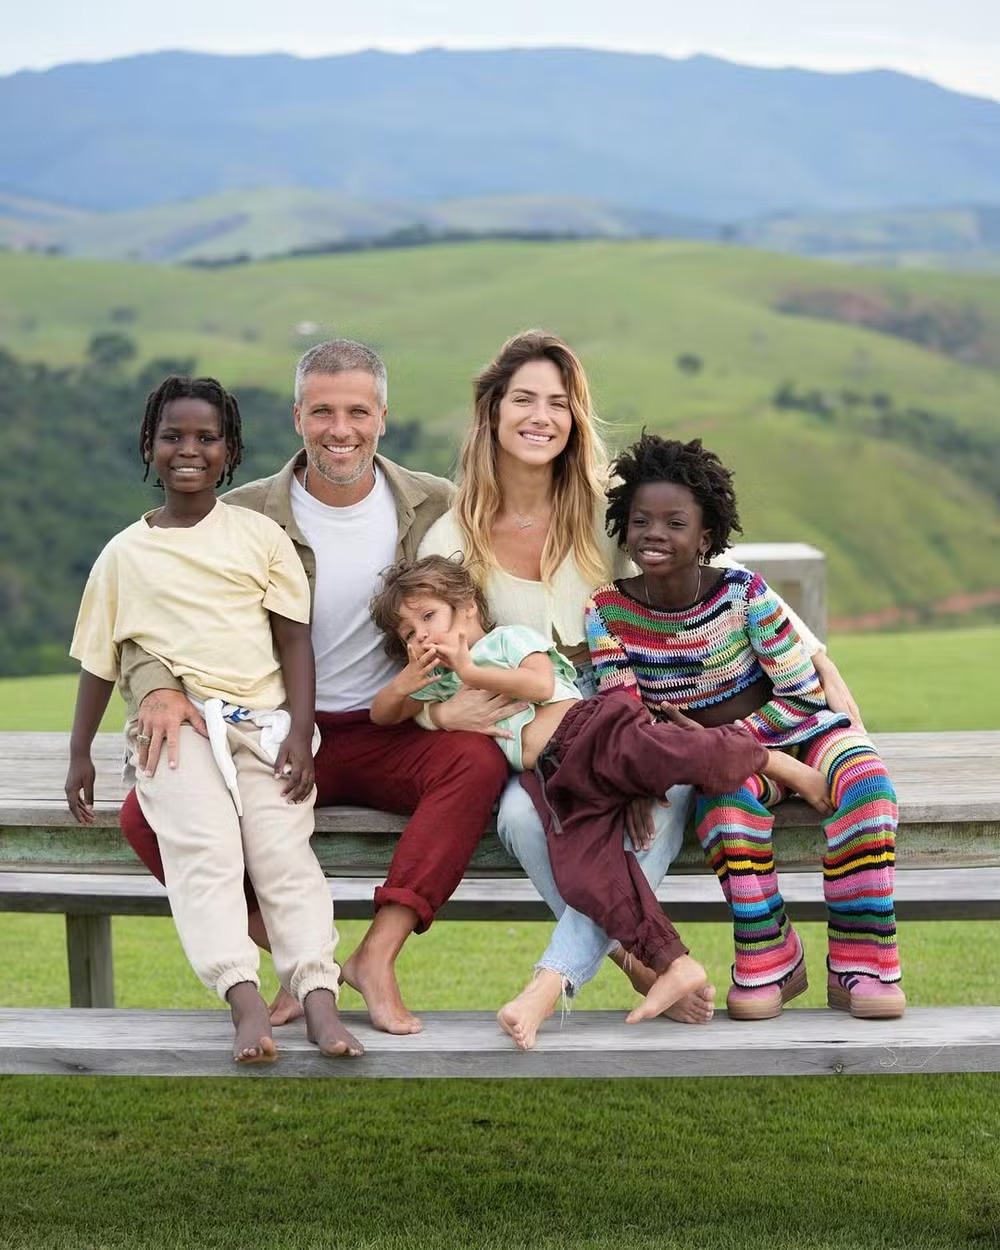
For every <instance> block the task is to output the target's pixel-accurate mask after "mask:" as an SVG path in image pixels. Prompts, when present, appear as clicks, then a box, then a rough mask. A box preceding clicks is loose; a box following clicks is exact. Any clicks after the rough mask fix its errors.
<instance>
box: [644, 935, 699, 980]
mask: <svg viewBox="0 0 1000 1250" xmlns="http://www.w3.org/2000/svg"><path fill="white" fill-rule="evenodd" d="M688 953H689V952H688V948H687V947H686V946H685V945H684V943H683V942H682V941H681V940H680V938H676V939H675V940H674V941H673V942H668V943H667V944H666V946H663V947H661V948H660V949H659V950H658V951H657V952H656V955H655V956H654V957H653V959H652V960H651V961H650V965H649V966H650V967H651V968H652V969H653V971H654V972H658V973H662V972H666V970H667V969H668V968H669V967H670V965H671V964H672V963H673V962H674V960H675V959H679V958H680V957H681V955H687V954H688Z"/></svg>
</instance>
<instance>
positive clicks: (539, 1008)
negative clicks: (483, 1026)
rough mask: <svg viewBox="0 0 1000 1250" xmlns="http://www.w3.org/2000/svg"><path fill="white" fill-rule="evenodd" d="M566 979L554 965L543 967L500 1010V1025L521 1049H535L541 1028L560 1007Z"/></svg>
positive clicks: (498, 1022) (498, 1019)
mask: <svg viewBox="0 0 1000 1250" xmlns="http://www.w3.org/2000/svg"><path fill="white" fill-rule="evenodd" d="M562 992H563V978H562V975H561V974H560V973H558V972H553V971H552V970H551V969H550V968H539V969H538V971H537V972H536V973H535V975H534V976H533V977H532V978H531V980H530V981H529V982H528V984H527V985H526V986H525V987H524V989H523V990H522V991H521V992H520V994H518V996H517V998H514V999H511V1001H510V1002H509V1003H507V1004H506V1006H504V1007H501V1008H500V1010H499V1011H498V1012H497V1024H499V1025H500V1027H501V1028H502V1029H503V1031H504V1032H505V1033H509V1034H510V1036H511V1037H512V1038H513V1039H514V1045H515V1046H516V1047H517V1048H518V1050H531V1048H532V1046H534V1044H535V1037H536V1035H537V1033H538V1027H539V1025H540V1024H541V1023H542V1021H543V1020H547V1019H548V1018H549V1016H551V1015H552V1013H553V1012H554V1011H555V1009H556V1003H558V1001H559V998H560V996H561V995H562Z"/></svg>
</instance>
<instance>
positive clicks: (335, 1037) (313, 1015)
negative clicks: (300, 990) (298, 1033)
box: [303, 990, 365, 1059]
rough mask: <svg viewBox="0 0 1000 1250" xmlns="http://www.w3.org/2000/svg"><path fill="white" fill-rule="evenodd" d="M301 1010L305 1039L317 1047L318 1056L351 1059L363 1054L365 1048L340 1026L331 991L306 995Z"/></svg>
mask: <svg viewBox="0 0 1000 1250" xmlns="http://www.w3.org/2000/svg"><path fill="white" fill-rule="evenodd" d="M303 1009H304V1011H305V1017H306V1037H307V1038H308V1039H309V1040H310V1041H311V1042H312V1043H313V1045H315V1046H318V1047H319V1049H320V1054H322V1055H329V1056H330V1057H331V1058H333V1057H335V1056H337V1055H349V1056H350V1057H351V1058H352V1059H353V1058H355V1057H356V1056H357V1055H363V1054H364V1053H365V1048H364V1047H363V1046H362V1045H361V1043H360V1042H359V1041H358V1039H357V1038H356V1037H355V1036H354V1034H353V1033H351V1032H349V1031H348V1030H347V1029H345V1028H344V1026H343V1024H341V1022H340V1016H339V1014H338V1012H337V1000H336V999H335V998H334V996H333V991H332V990H313V991H312V992H311V993H309V994H307V995H306V1000H305V1003H304V1004H303Z"/></svg>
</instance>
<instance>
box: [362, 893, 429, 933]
mask: <svg viewBox="0 0 1000 1250" xmlns="http://www.w3.org/2000/svg"><path fill="white" fill-rule="evenodd" d="M387 903H398V904H399V905H400V906H401V907H409V909H410V910H411V911H415V912H416V913H417V932H418V933H424V932H426V931H427V930H428V929H429V928H430V927H431V925H432V924H433V923H434V909H433V907H431V905H430V904H429V903H428V902H427V900H426V899H424V898H421V897H420V895H419V894H414V893H413V891H412V890H405V889H403V888H402V887H401V886H394V885H380V886H379V887H378V889H377V890H376V891H375V906H376V908H379V907H385V906H386V904H387Z"/></svg>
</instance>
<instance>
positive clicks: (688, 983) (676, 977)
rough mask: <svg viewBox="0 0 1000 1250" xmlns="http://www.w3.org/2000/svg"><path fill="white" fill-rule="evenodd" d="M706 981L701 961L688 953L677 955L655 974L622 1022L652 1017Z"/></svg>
mask: <svg viewBox="0 0 1000 1250" xmlns="http://www.w3.org/2000/svg"><path fill="white" fill-rule="evenodd" d="M707 984H708V974H707V973H706V972H705V969H704V968H703V967H702V966H701V964H700V963H698V961H697V960H696V959H692V958H691V956H690V955H679V956H678V957H677V958H676V959H675V960H674V962H673V963H672V964H671V965H670V967H669V968H668V969H667V970H666V972H664V973H661V974H660V976H658V977H657V978H656V980H655V981H654V982H653V984H652V985H651V986H650V988H649V992H648V993H647V995H646V997H645V998H644V999H643V1000H642V1002H641V1003H640V1004H639V1006H638V1007H636V1008H634V1009H633V1010H632V1011H630V1012H629V1013H628V1015H627V1016H626V1017H625V1023H626V1024H638V1023H639V1022H640V1021H641V1020H652V1019H653V1017H654V1016H658V1015H660V1014H661V1012H664V1011H666V1010H667V1008H668V1007H673V1006H674V1004H675V1003H678V1002H679V1001H680V1000H681V999H682V998H686V997H687V996H688V995H689V994H693V993H695V991H696V990H700V989H701V988H702V987H703V986H705V985H707Z"/></svg>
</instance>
